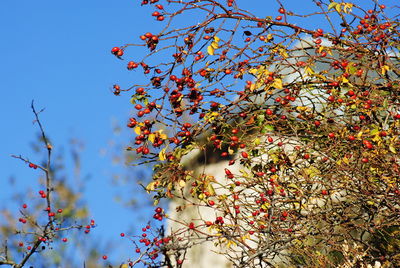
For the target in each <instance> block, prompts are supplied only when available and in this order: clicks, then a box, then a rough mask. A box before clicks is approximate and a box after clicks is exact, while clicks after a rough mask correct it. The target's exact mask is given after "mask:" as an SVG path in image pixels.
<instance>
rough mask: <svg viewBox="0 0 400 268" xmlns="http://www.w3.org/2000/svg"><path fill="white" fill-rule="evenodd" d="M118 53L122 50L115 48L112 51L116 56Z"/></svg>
mask: <svg viewBox="0 0 400 268" xmlns="http://www.w3.org/2000/svg"><path fill="white" fill-rule="evenodd" d="M118 51H120V48H119V47H113V48H112V49H111V53H112V54H116V53H117V52H118Z"/></svg>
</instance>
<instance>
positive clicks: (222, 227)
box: [111, 0, 400, 267]
mask: <svg viewBox="0 0 400 268" xmlns="http://www.w3.org/2000/svg"><path fill="white" fill-rule="evenodd" d="M277 3H278V6H279V8H278V9H277V10H276V11H273V12H271V11H269V12H268V13H269V14H265V15H266V16H267V17H262V18H260V17H257V16H256V15H253V14H252V13H251V12H249V11H246V10H243V9H241V8H240V4H241V2H240V1H233V0H228V1H214V0H197V1H174V0H168V1H164V2H163V1H157V0H150V1H148V0H143V1H142V5H143V6H145V8H147V7H149V8H150V9H151V10H152V12H153V13H152V16H154V17H155V19H156V21H159V22H160V23H161V24H162V25H163V27H164V28H163V29H162V30H161V31H160V32H159V33H143V35H142V36H140V39H141V40H142V43H141V44H140V43H139V44H137V45H135V46H139V47H143V48H145V51H146V52H144V55H145V56H144V57H143V58H142V59H137V60H135V61H129V60H128V63H127V68H128V69H129V70H134V69H136V68H140V69H142V70H143V73H144V74H145V80H143V82H142V81H141V82H140V83H136V84H134V85H129V86H127V87H126V88H121V86H119V85H115V86H114V94H115V95H120V94H122V93H125V92H126V93H129V92H133V94H130V95H131V103H132V104H133V105H134V108H135V109H136V110H137V113H136V115H135V116H134V117H132V118H130V119H129V122H128V127H130V128H132V129H134V132H135V133H136V138H135V142H134V144H133V145H130V146H129V147H127V150H130V151H134V152H136V154H137V155H138V159H137V161H136V162H137V163H139V164H143V163H147V164H152V165H153V169H154V175H153V178H152V181H151V182H150V183H149V184H148V185H147V186H146V190H147V191H148V192H149V193H152V194H153V197H154V202H155V204H157V203H158V202H159V201H160V200H161V199H164V198H167V199H172V200H174V201H173V203H172V204H175V205H176V210H177V212H176V213H175V212H174V211H171V213H169V212H165V211H163V210H162V209H161V208H156V213H155V215H154V218H155V219H158V220H162V219H163V218H167V219H168V221H169V225H168V226H169V229H170V230H168V231H169V232H170V233H169V236H167V239H165V238H164V240H161V239H159V240H157V239H156V240H155V241H156V242H151V241H150V240H148V239H143V238H142V239H141V242H142V243H144V244H146V245H147V247H148V248H149V249H150V248H151V250H149V249H148V250H147V251H145V253H142V255H140V257H139V259H138V260H137V261H136V262H143V263H146V264H147V265H149V266H151V265H155V266H177V267H181V266H182V265H184V264H185V262H189V263H190V258H188V257H187V253H188V252H190V250H191V248H196V247H198V246H199V245H201V244H204V243H210V241H211V242H212V243H213V244H214V245H215V248H214V250H216V251H218V254H220V255H224V256H225V257H226V258H227V259H228V260H229V261H230V262H231V263H232V264H234V266H237V267H267V266H275V265H284V266H285V267H286V266H288V265H292V266H293V265H305V266H312V267H314V266H321V265H325V266H330V267H337V266H340V265H342V266H343V267H349V266H355V265H361V266H362V265H367V264H374V262H375V261H379V262H382V263H385V265H387V266H396V264H399V263H400V256H399V255H398V252H399V246H400V244H399V242H400V240H399V231H400V230H399V224H398V219H399V209H400V206H399V194H400V192H399V164H400V162H399V157H398V151H399V146H400V143H399V140H398V134H399V124H400V123H399V120H400V110H399V98H398V96H399V76H400V69H399V67H400V65H399V52H398V47H399V31H398V26H399V22H398V19H397V18H396V16H397V14H396V11H398V7H397V6H394V5H393V6H391V7H390V8H387V7H386V6H385V5H384V4H382V3H378V1H364V2H362V3H361V4H357V3H356V2H343V1H341V2H333V1H312V3H313V4H314V9H313V10H310V11H309V12H308V13H307V14H297V13H296V12H295V11H292V10H291V7H290V6H289V5H287V6H285V5H284V3H282V2H280V1H277ZM162 4H165V6H164V5H162ZM255 7H256V5H255ZM146 10H147V9H146ZM271 13H272V14H273V15H274V16H273V17H272V16H269V15H271ZM310 19H313V21H314V22H316V21H318V22H319V23H320V24H321V25H324V27H323V28H324V29H322V27H321V28H318V27H307V26H306V25H307V22H305V21H307V20H310ZM133 48H134V45H133V44H128V45H125V46H121V47H114V48H113V49H112V50H111V52H112V53H113V54H114V55H115V56H116V57H118V58H120V59H122V58H123V57H124V58H127V56H126V54H127V55H130V54H128V53H126V52H130V50H131V49H133ZM188 155H189V156H188ZM196 155H197V156H196ZM216 161H222V165H219V166H214V167H217V168H218V169H219V170H218V169H217V170H213V171H211V169H212V168H208V167H209V166H203V165H204V164H210V163H213V162H216ZM185 162H186V163H185ZM224 165H226V166H225V168H224ZM210 217H211V218H210ZM171 222H172V223H171ZM160 241H161V242H160ZM157 243H158V244H157ZM210 250H212V248H210ZM139 251H140V250H139V249H138V252H139ZM141 252H143V249H142V251H141ZM160 253H163V255H164V257H163V258H161V259H160V258H158V259H157V255H158V254H160ZM146 258H148V259H149V260H150V261H149V260H148V259H146ZM136 262H135V263H136Z"/></svg>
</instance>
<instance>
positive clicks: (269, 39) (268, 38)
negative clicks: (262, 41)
mask: <svg viewBox="0 0 400 268" xmlns="http://www.w3.org/2000/svg"><path fill="white" fill-rule="evenodd" d="M272 39H274V36H273V35H272V34H268V35H267V39H266V41H271V40H272Z"/></svg>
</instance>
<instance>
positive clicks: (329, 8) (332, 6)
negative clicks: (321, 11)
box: [328, 2, 338, 10]
mask: <svg viewBox="0 0 400 268" xmlns="http://www.w3.org/2000/svg"><path fill="white" fill-rule="evenodd" d="M337 5H338V3H336V2H332V3H330V4H329V6H328V10H331V9H332V8H335V7H336V6H337Z"/></svg>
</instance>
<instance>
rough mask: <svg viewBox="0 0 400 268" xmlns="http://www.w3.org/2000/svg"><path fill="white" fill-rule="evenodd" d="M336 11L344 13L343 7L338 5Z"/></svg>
mask: <svg viewBox="0 0 400 268" xmlns="http://www.w3.org/2000/svg"><path fill="white" fill-rule="evenodd" d="M335 9H336V11H337V13H340V12H342V6H341V5H336V6H335Z"/></svg>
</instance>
